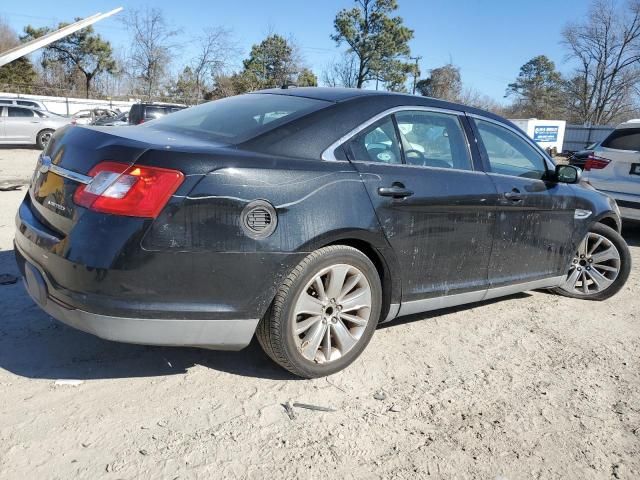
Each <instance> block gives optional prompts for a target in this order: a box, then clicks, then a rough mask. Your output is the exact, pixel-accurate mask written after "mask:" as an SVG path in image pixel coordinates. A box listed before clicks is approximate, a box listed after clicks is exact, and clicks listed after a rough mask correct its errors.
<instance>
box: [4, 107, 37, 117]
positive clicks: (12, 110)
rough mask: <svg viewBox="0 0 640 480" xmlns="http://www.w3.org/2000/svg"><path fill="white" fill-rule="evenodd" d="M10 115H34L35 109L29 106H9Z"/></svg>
mask: <svg viewBox="0 0 640 480" xmlns="http://www.w3.org/2000/svg"><path fill="white" fill-rule="evenodd" d="M7 108H8V109H9V116H10V117H33V116H34V115H33V110H29V109H27V108H17V107H7Z"/></svg>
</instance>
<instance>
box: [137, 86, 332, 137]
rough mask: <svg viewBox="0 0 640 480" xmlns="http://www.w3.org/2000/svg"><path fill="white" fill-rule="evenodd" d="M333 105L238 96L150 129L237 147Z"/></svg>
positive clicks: (153, 124) (283, 97) (167, 118)
mask: <svg viewBox="0 0 640 480" xmlns="http://www.w3.org/2000/svg"><path fill="white" fill-rule="evenodd" d="M329 105H331V102H326V101H323V100H316V99H311V98H303V97H294V96H289V95H277V94H267V93H262V94H248V95H238V96H235V97H229V98H223V99H221V100H216V101H214V102H208V103H204V104H202V105H198V106H196V107H191V108H187V109H184V110H181V111H179V112H175V113H173V114H171V115H167V116H164V117H162V118H159V119H157V120H155V121H153V122H151V123H149V125H148V126H149V127H153V128H159V129H162V130H171V131H177V132H181V133H184V134H187V135H193V136H196V137H200V138H204V139H211V140H215V141H219V142H224V143H230V144H236V143H240V142H244V141H246V140H249V139H251V138H253V137H256V136H258V135H260V134H262V133H265V132H267V131H269V130H272V129H273V128H276V127H279V126H281V125H283V124H285V123H288V122H290V121H292V120H295V119H296V118H300V117H302V116H303V115H306V114H309V113H312V112H315V111H318V110H320V109H322V108H324V107H327V106H329Z"/></svg>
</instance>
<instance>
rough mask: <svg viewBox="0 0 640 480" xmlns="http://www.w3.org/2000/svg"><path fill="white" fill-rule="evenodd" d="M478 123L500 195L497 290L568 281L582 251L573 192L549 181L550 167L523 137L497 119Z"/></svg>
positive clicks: (493, 272)
mask: <svg viewBox="0 0 640 480" xmlns="http://www.w3.org/2000/svg"><path fill="white" fill-rule="evenodd" d="M473 121H474V125H475V131H476V134H477V137H478V145H479V147H480V151H481V155H482V157H483V160H484V162H485V168H486V170H487V173H488V175H489V177H490V178H491V180H492V181H493V182H494V184H495V186H496V189H497V191H498V202H497V220H496V232H495V236H494V243H493V252H492V254H491V261H490V263H489V281H490V285H491V287H500V286H505V285H511V284H518V283H527V282H533V281H536V280H542V279H548V278H552V277H558V276H562V275H563V274H564V273H566V271H567V268H568V262H569V261H570V259H571V257H572V253H573V252H574V249H575V246H576V245H575V244H576V241H575V238H574V233H573V228H574V214H575V209H576V203H575V197H574V195H573V190H572V189H571V187H570V186H569V185H567V184H564V183H558V182H555V181H551V180H549V179H550V178H552V177H553V175H552V174H551V173H550V164H549V163H548V162H547V160H546V159H545V157H544V154H543V153H542V152H541V151H540V150H539V149H538V148H537V147H536V146H535V145H534V144H533V143H532V141H530V140H529V139H528V138H527V137H526V136H525V135H524V134H523V133H521V132H519V131H518V130H516V129H515V128H511V127H509V126H507V125H505V124H503V123H501V122H497V121H495V120H492V119H487V118H480V117H476V118H474V119H473Z"/></svg>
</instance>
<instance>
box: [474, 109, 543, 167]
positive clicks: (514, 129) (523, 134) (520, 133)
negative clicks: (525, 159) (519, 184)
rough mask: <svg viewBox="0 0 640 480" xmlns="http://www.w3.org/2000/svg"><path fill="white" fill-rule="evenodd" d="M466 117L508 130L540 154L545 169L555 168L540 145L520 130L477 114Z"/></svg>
mask: <svg viewBox="0 0 640 480" xmlns="http://www.w3.org/2000/svg"><path fill="white" fill-rule="evenodd" d="M467 116H468V117H471V118H475V119H477V120H482V121H485V122H489V123H493V124H494V125H498V126H499V127H502V128H505V129H507V130H509V131H510V132H512V133H515V134H516V135H518V136H519V137H520V138H522V139H523V140H524V141H525V142H526V143H528V144H529V145H531V146H532V147H533V149H534V150H536V151H537V152H538V153H539V154H540V156H541V157H542V160H544V163H545V165H546V166H547V169H549V170H553V169H554V168H555V164H554V163H553V161H552V160H551V159H550V158H549V157H548V155H547V152H545V151H544V150H543V149H542V148H540V145H538V144H537V143H536V142H534V141H533V140H532V139H531V138H529V136H528V135H527V134H526V133H524V132H522V131H520V130H518V129H516V128H513V127H512V126H511V125H508V124H506V123H504V122H501V121H499V120H496V119H494V118H490V117H486V116H484V115H478V114H477V113H467ZM481 140H482V139H481ZM487 173H493V172H487ZM507 176H511V175H507Z"/></svg>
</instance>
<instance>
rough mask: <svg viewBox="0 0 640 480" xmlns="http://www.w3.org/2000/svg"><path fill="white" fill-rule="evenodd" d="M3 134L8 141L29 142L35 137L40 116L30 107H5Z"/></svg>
mask: <svg viewBox="0 0 640 480" xmlns="http://www.w3.org/2000/svg"><path fill="white" fill-rule="evenodd" d="M6 109H7V116H6V118H5V135H6V139H7V140H10V141H20V142H25V143H29V142H31V141H33V139H34V138H35V134H36V132H37V130H38V124H39V123H41V118H40V117H39V116H38V115H37V114H36V112H35V111H33V110H32V109H30V108H25V107H11V106H8V107H6Z"/></svg>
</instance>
